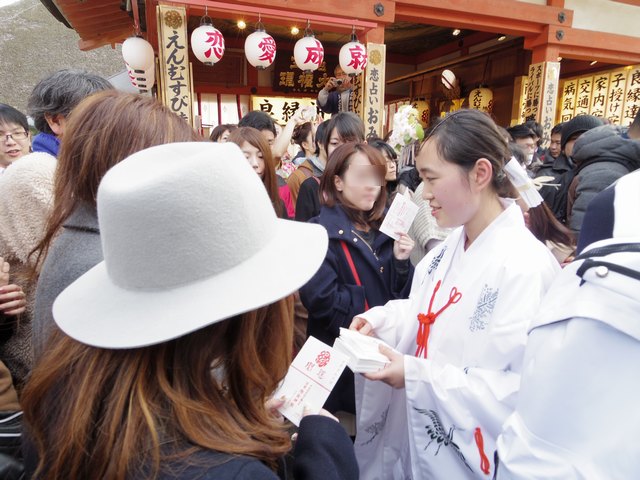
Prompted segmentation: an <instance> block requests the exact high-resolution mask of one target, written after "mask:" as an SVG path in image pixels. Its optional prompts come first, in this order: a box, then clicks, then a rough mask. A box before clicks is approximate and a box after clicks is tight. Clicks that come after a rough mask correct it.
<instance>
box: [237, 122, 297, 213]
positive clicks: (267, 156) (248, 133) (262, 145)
mask: <svg viewBox="0 0 640 480" xmlns="http://www.w3.org/2000/svg"><path fill="white" fill-rule="evenodd" d="M227 141H228V142H233V143H235V144H236V145H238V146H239V147H240V148H242V144H243V143H244V142H247V143H248V144H249V145H252V146H253V147H255V148H257V149H258V150H260V152H262V159H263V160H264V178H263V179H262V183H264V187H265V188H266V189H267V194H268V195H269V198H270V199H271V203H272V204H273V209H274V210H275V211H276V215H278V217H280V218H282V217H283V216H284V213H285V211H284V202H283V201H282V200H281V199H280V193H279V190H278V179H277V178H276V164H275V161H274V160H273V155H272V154H271V147H270V146H269V142H267V140H266V139H265V138H264V136H263V135H262V133H260V132H259V131H258V130H256V129H255V128H253V127H240V128H238V129H236V130H234V131H233V132H231V134H230V135H229V138H228V139H227Z"/></svg>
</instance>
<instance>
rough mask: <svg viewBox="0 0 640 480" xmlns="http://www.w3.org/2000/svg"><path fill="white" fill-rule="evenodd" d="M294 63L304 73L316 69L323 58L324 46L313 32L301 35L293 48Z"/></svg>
mask: <svg viewBox="0 0 640 480" xmlns="http://www.w3.org/2000/svg"><path fill="white" fill-rule="evenodd" d="M293 57H294V59H295V61H296V65H297V66H298V68H299V69H300V70H302V71H303V72H305V73H310V72H313V71H315V70H317V69H318V68H319V67H320V65H322V61H323V60H324V47H323V46H322V43H320V41H319V40H318V39H316V37H315V36H314V35H313V34H310V35H307V36H304V37H302V38H301V39H300V40H298V41H297V42H296V45H295V47H294V48H293Z"/></svg>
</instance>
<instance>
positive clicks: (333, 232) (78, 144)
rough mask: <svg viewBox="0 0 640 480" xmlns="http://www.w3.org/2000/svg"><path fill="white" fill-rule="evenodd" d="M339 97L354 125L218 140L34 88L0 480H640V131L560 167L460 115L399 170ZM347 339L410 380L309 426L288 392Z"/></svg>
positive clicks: (6, 152)
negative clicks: (297, 375) (305, 367)
mask: <svg viewBox="0 0 640 480" xmlns="http://www.w3.org/2000/svg"><path fill="white" fill-rule="evenodd" d="M342 76H343V75H342V73H341V72H336V77H337V79H340V80H342ZM334 80H335V81H334ZM332 81H334V83H335V86H340V88H339V89H337V90H336V91H337V93H338V94H337V95H334V96H333V97H335V98H333V97H331V96H330V95H329V91H327V92H324V93H322V92H321V95H320V96H319V99H320V97H322V102H321V103H322V105H324V107H323V108H325V110H326V111H327V110H330V111H331V113H333V115H332V116H331V118H330V119H327V120H325V121H320V117H318V116H316V115H315V112H313V113H312V112H310V111H309V110H307V109H301V110H299V111H298V112H297V113H296V114H295V115H294V116H293V117H292V118H291V120H290V121H289V122H288V123H287V124H286V125H284V126H283V127H281V128H280V132H278V130H277V128H276V124H275V122H274V121H273V120H272V118H271V117H270V116H269V115H267V114H266V113H264V112H258V111H253V112H250V113H248V114H247V115H245V116H244V117H243V118H242V119H240V121H239V123H238V124H237V125H230V124H225V125H219V126H217V127H215V128H214V129H213V131H212V132H211V135H210V137H209V138H204V137H202V136H201V135H200V133H198V132H196V131H195V130H193V129H192V128H191V127H190V126H189V125H188V124H187V123H186V122H184V121H183V120H182V119H180V118H179V117H177V116H176V115H174V114H173V113H171V112H170V110H169V109H167V108H166V107H164V106H162V105H161V104H160V103H159V102H158V101H156V100H155V99H153V98H151V97H147V96H140V95H135V94H126V93H122V92H118V91H116V90H115V89H114V88H113V87H112V86H111V85H110V84H109V82H107V81H106V80H104V79H102V78H100V77H98V76H96V75H93V74H90V73H87V72H83V71H76V70H61V71H58V72H56V73H54V74H53V75H51V76H49V77H47V78H44V79H42V80H41V81H40V82H39V83H38V84H37V85H36V86H35V87H34V89H33V91H32V94H31V97H30V99H29V102H28V114H29V116H30V117H31V119H32V123H31V124H30V122H29V121H28V118H27V116H26V115H25V114H24V113H22V112H20V111H18V110H16V109H15V108H13V107H11V106H9V105H4V104H0V142H1V145H0V169H1V170H0V477H2V478H6V479H20V478H37V479H47V478H55V479H58V478H65V479H67V478H109V479H111V478H114V479H116V478H117V479H125V478H126V479H130V478H159V479H177V478H180V479H183V478H184V479H188V478H202V479H213V478H216V479H218V478H235V479H272V478H273V479H275V478H296V479H318V480H320V479H323V480H325V479H329V480H330V479H344V480H352V479H357V478H363V479H365V480H373V479H380V480H386V479H414V480H419V479H423V478H425V479H426V478H441V479H451V478H456V479H463V478H499V479H512V478H513V479H516V478H517V479H525V478H526V479H529V478H585V479H587V478H589V479H590V478H632V477H633V474H634V473H636V474H637V472H638V471H639V470H638V469H640V463H638V458H640V457H639V455H638V454H639V453H640V451H639V450H638V448H637V447H635V446H634V445H635V444H636V443H637V442H635V435H634V433H635V430H636V428H637V427H638V426H640V414H638V413H637V411H638V410H637V408H635V404H634V403H633V402H634V401H635V398H637V395H638V393H640V391H639V390H640V389H639V388H638V387H637V386H636V385H637V382H635V381H634V380H633V378H634V377H632V376H631V375H630V374H627V373H625V372H624V371H623V370H624V367H622V366H621V365H623V364H629V362H633V360H632V359H633V358H637V357H638V356H639V355H640V353H639V352H640V349H638V341H639V340H640V330H639V329H638V327H637V325H636V323H637V322H635V323H634V322H633V320H635V319H636V317H637V315H638V312H639V311H640V298H639V297H638V295H637V291H638V281H639V280H640V271H639V270H638V269H639V268H640V243H639V242H640V227H639V226H638V225H639V223H638V221H637V209H636V207H637V205H638V204H640V176H639V175H640V115H638V116H637V117H636V119H635V121H634V122H633V124H632V125H631V126H630V127H629V128H620V127H618V126H614V125H609V124H605V122H603V120H602V119H600V118H597V117H592V116H589V115H580V116H577V117H575V118H573V119H571V120H569V121H568V122H565V123H564V124H559V125H556V126H555V127H554V128H553V130H552V131H551V137H550V144H549V146H548V148H542V145H541V143H542V136H543V134H542V127H541V126H540V125H539V124H537V123H536V122H533V121H531V122H526V123H524V124H521V125H516V126H512V127H509V128H502V127H500V126H498V125H497V124H496V123H495V122H494V120H493V119H492V118H491V117H490V116H488V115H486V114H484V113H481V112H479V111H477V110H467V109H462V110H458V111H455V112H453V113H450V114H448V115H447V116H445V117H443V118H441V119H438V120H437V121H434V123H433V125H432V126H431V128H430V129H429V130H428V132H427V134H426V136H425V139H424V141H422V142H421V143H420V144H419V145H417V146H416V147H415V148H416V152H417V154H416V158H415V165H412V166H410V167H409V166H403V170H402V171H400V170H401V169H400V166H399V165H398V155H397V152H396V151H395V150H394V149H393V148H392V147H391V146H389V145H388V144H387V143H386V142H385V141H384V140H383V139H380V138H371V137H370V138H365V129H364V125H363V123H362V121H361V119H360V118H359V117H358V116H357V115H355V114H353V113H350V112H349V111H348V108H347V107H348V103H349V101H350V94H349V82H348V78H346V79H345V80H344V81H341V82H340V83H339V84H338V83H337V80H336V79H332ZM402 178H411V179H412V180H411V181H410V182H408V183H407V182H405V183H403V182H402ZM398 195H406V196H407V197H408V198H410V199H411V200H412V201H413V202H414V203H416V205H417V206H418V213H417V216H416V219H415V220H414V222H413V224H412V226H411V229H409V231H408V232H398V235H397V237H398V238H397V239H393V238H391V237H390V236H388V235H386V234H385V233H382V232H381V225H382V222H383V220H384V218H385V215H386V213H387V211H388V209H389V207H390V205H391V202H392V201H393V199H394V198H395V197H396V196H398ZM340 328H350V329H352V330H354V331H356V332H359V333H360V334H363V335H368V336H373V337H376V338H377V339H379V340H381V341H382V342H384V343H383V345H381V346H380V352H381V353H382V354H383V355H385V356H386V358H387V359H388V362H389V363H388V365H387V366H386V367H385V368H383V369H382V370H380V371H378V372H375V373H367V374H354V373H353V372H351V371H350V370H349V369H346V370H345V371H344V372H343V374H342V375H341V376H340V378H339V380H338V381H337V383H336V385H335V387H334V388H333V390H332V392H331V394H330V396H329V399H328V400H327V402H326V403H325V405H324V408H323V409H322V410H320V411H317V410H312V409H305V416H304V418H303V420H302V422H301V423H300V426H299V427H298V428H294V427H293V425H291V424H290V423H288V422H287V421H285V420H284V419H283V417H282V416H281V415H280V414H279V412H278V409H279V408H280V407H282V406H283V405H284V403H285V402H287V401H288V400H289V399H286V398H275V397H274V396H273V393H274V391H275V390H276V388H277V386H278V385H279V383H280V382H281V381H282V379H283V378H284V376H285V374H286V372H287V369H288V367H289V365H290V363H291V361H292V359H293V356H294V355H295V352H296V351H297V350H298V349H299V348H300V347H301V345H302V344H303V343H304V341H305V339H306V338H307V337H309V336H313V337H316V338H317V339H319V340H321V341H322V342H324V343H326V344H327V345H332V344H333V342H334V341H335V339H336V338H337V337H338V336H339V332H340ZM631 364H632V363H631ZM612 436H613V438H614V440H613V441H611V439H612Z"/></svg>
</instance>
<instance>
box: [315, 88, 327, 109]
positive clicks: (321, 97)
mask: <svg viewBox="0 0 640 480" xmlns="http://www.w3.org/2000/svg"><path fill="white" fill-rule="evenodd" d="M328 99H329V91H328V90H325V89H324V88H323V89H322V90H320V91H319V92H318V104H319V105H320V106H321V107H324V106H325V105H326V104H327V100H328Z"/></svg>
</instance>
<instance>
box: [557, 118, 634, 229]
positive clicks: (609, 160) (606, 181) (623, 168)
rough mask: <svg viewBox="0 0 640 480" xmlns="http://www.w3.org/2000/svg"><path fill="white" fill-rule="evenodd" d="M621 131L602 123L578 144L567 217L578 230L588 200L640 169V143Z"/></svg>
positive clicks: (585, 135)
mask: <svg viewBox="0 0 640 480" xmlns="http://www.w3.org/2000/svg"><path fill="white" fill-rule="evenodd" d="M622 133H623V132H622V130H621V129H620V128H619V127H615V126H613V125H603V126H601V127H598V128H594V129H592V130H589V131H588V132H585V133H584V134H583V135H582V136H581V137H580V138H579V139H578V140H577V141H576V143H575V145H574V148H573V158H574V160H575V162H576V175H575V178H574V180H573V182H572V183H571V186H570V187H569V194H568V203H567V214H568V215H567V218H568V220H569V222H568V223H569V227H570V228H571V230H572V231H573V232H574V233H576V234H577V233H579V232H580V228H581V226H582V220H583V218H584V214H585V212H586V210H587V206H588V205H589V202H591V200H592V199H593V198H594V197H595V196H596V195H597V194H598V193H600V192H601V191H602V190H604V189H605V188H607V187H608V186H609V185H611V184H612V183H613V182H615V181H616V180H618V179H619V178H620V177H622V176H624V175H626V174H627V173H629V172H632V171H634V170H637V169H638V168H640V142H639V141H637V140H631V139H626V138H623V137H622V135H621V134H622Z"/></svg>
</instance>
